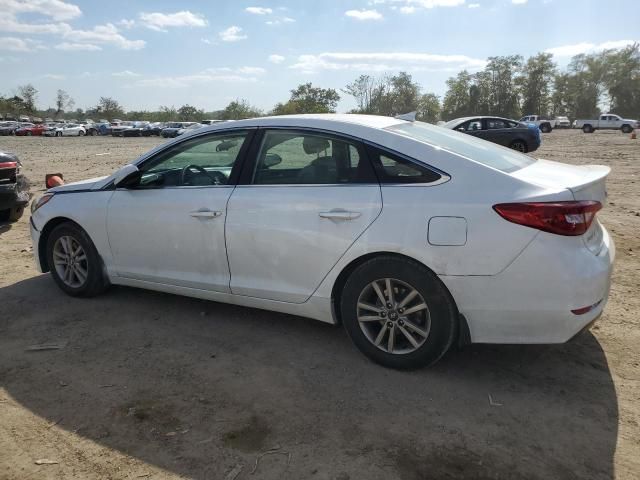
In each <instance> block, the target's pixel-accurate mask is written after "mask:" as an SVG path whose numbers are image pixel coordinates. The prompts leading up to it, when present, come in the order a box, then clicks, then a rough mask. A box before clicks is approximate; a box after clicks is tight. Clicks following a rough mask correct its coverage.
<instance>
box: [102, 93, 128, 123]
mask: <svg viewBox="0 0 640 480" xmlns="http://www.w3.org/2000/svg"><path fill="white" fill-rule="evenodd" d="M95 112H96V113H98V114H99V115H103V116H105V117H106V118H107V119H108V120H112V119H114V118H116V117H122V116H124V110H123V108H122V107H121V106H120V103H118V101H117V100H115V99H113V98H111V97H100V100H98V105H97V106H96V107H95Z"/></svg>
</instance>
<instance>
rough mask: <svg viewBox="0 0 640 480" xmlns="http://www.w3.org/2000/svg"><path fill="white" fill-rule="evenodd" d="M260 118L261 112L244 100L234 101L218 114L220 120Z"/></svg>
mask: <svg viewBox="0 0 640 480" xmlns="http://www.w3.org/2000/svg"><path fill="white" fill-rule="evenodd" d="M260 116H262V111H261V110H260V109H258V108H256V107H254V106H252V105H251V104H249V102H247V101H246V100H244V99H236V100H234V101H233V102H231V103H229V105H227V106H226V107H225V108H224V110H223V111H222V112H221V114H220V119H221V120H242V119H243V118H254V117H260Z"/></svg>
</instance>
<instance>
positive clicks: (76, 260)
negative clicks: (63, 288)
mask: <svg viewBox="0 0 640 480" xmlns="http://www.w3.org/2000/svg"><path fill="white" fill-rule="evenodd" d="M53 263H54V266H55V269H56V273H57V274H58V277H60V280H62V282H63V283H64V284H65V285H67V286H68V287H71V288H80V287H82V286H83V285H84V284H85V283H86V281H87V277H88V276H89V262H88V259H87V254H86V252H85V251H84V248H82V245H80V242H78V241H77V240H76V239H75V238H73V237H71V236H62V237H60V238H58V239H57V240H56V243H55V244H54V245H53Z"/></svg>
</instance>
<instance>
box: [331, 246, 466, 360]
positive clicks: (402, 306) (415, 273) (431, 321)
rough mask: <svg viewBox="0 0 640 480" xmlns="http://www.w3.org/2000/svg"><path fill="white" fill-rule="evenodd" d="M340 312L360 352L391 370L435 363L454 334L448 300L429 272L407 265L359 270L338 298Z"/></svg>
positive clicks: (380, 263)
mask: <svg viewBox="0 0 640 480" xmlns="http://www.w3.org/2000/svg"><path fill="white" fill-rule="evenodd" d="M340 312H341V315H342V317H341V318H342V321H343V324H344V326H345V329H346V330H347V333H348V334H349V336H350V337H351V340H352V341H353V343H354V344H355V345H356V346H357V347H358V349H360V351H361V352H362V353H364V354H365V355H366V356H368V357H369V358H370V359H372V360H373V361H375V362H377V363H379V364H381V365H384V366H386V367H391V368H398V369H411V368H419V367H424V366H427V365H431V364H433V363H435V362H436V361H438V360H439V359H440V358H441V357H442V356H443V355H444V354H445V353H446V352H447V350H448V349H449V347H450V346H451V343H452V342H453V339H454V336H455V333H456V326H457V323H456V318H457V309H456V306H455V304H454V302H453V299H452V298H451V295H450V294H449V292H448V291H447V289H446V288H445V286H444V285H443V284H442V282H441V281H440V280H439V279H438V277H437V276H436V275H435V274H434V273H433V272H431V271H430V270H429V269H427V268H426V267H424V266H422V265H420V264H418V263H415V262H413V261H411V260H409V259H403V258H397V257H391V256H384V257H377V258H374V259H371V260H368V261H366V262H365V263H363V264H362V265H360V266H359V267H357V268H356V269H355V270H354V271H353V272H352V273H351V275H350V276H349V278H348V279H347V281H346V283H345V285H344V288H343V290H342V292H341V295H340Z"/></svg>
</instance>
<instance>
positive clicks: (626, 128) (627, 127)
mask: <svg viewBox="0 0 640 480" xmlns="http://www.w3.org/2000/svg"><path fill="white" fill-rule="evenodd" d="M621 130H622V133H631V132H632V131H633V128H631V125H622V128H621Z"/></svg>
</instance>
